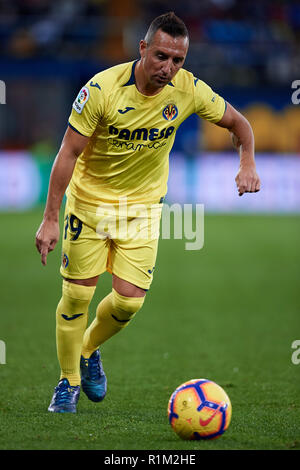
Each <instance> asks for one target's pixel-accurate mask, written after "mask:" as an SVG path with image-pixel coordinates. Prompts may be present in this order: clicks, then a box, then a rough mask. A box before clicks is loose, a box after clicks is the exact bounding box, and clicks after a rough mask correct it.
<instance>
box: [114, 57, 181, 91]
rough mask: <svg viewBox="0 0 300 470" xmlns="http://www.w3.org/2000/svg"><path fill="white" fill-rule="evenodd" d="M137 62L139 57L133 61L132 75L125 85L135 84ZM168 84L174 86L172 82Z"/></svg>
mask: <svg viewBox="0 0 300 470" xmlns="http://www.w3.org/2000/svg"><path fill="white" fill-rule="evenodd" d="M137 63H138V59H137V60H135V61H134V62H133V64H132V68H131V75H130V78H129V80H128V82H127V83H125V84H124V85H123V86H130V85H135V75H134V71H135V67H136V64H137ZM168 85H169V86H174V85H173V83H172V82H169V83H168Z"/></svg>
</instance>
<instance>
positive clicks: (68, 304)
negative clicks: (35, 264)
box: [56, 280, 96, 386]
mask: <svg viewBox="0 0 300 470" xmlns="http://www.w3.org/2000/svg"><path fill="white" fill-rule="evenodd" d="M95 289H96V287H90V286H82V285H79V284H74V283H71V282H68V281H65V280H64V281H63V288H62V298H61V299H60V302H59V304H58V306H57V310H56V345H57V356H58V360H59V363H60V367H61V376H60V378H61V379H62V378H67V379H68V380H69V383H70V385H72V386H76V385H80V380H81V379H80V355H81V348H82V341H83V335H84V331H85V329H86V326H87V321H88V307H89V304H90V302H91V300H92V298H93V295H94V292H95Z"/></svg>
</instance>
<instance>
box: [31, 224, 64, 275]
mask: <svg viewBox="0 0 300 470" xmlns="http://www.w3.org/2000/svg"><path fill="white" fill-rule="evenodd" d="M58 240H59V222H54V221H49V220H45V219H44V220H43V221H42V223H41V225H40V227H39V229H38V231H37V232H36V236H35V246H36V247H37V250H38V252H39V253H40V254H41V261H42V264H43V266H46V264H47V256H48V253H50V251H53V250H54V248H55V245H56V243H57V242H58Z"/></svg>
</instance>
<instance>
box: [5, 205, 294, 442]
mask: <svg viewBox="0 0 300 470" xmlns="http://www.w3.org/2000/svg"><path fill="white" fill-rule="evenodd" d="M41 216H42V212H41V211H38V210H37V211H32V212H28V213H24V214H22V213H15V214H1V215H0V220H1V231H0V243H1V273H0V275H1V300H0V305H1V317H0V340H3V341H5V343H6V364H0V449H104V450H108V449H109V450H125V449H126V450H130V449H148V450H151V449H157V450H158V449H164V450H182V449H184V450H201V449H225V450H226V449H234V450H235V449H236V450H237V449H287V450H289V449H300V364H299V365H296V364H293V363H292V360H291V357H292V353H293V350H292V348H291V345H292V342H293V341H294V340H296V339H298V340H299V339H300V329H299V326H300V317H299V310H300V308H299V307H300V289H299V278H300V250H299V238H300V218H299V217H297V216H270V215H266V216H263V215H260V216H254V215H253V216H251V215H248V216H246V215H245V216H242V215H230V216H229V215H228V216H218V215H206V217H205V244H204V248H203V249H202V250H200V251H185V249H184V243H185V242H184V241H181V240H161V241H160V246H159V252H158V259H157V265H156V269H155V276H154V281H153V284H152V288H151V290H150V291H149V293H148V294H147V299H146V302H145V304H144V307H143V309H142V311H141V312H139V313H138V315H137V316H136V318H135V320H134V321H133V323H132V324H131V325H130V326H129V327H128V328H126V329H125V330H124V331H123V332H121V333H119V334H118V335H116V336H115V337H113V338H111V339H110V340H109V341H108V342H107V343H106V344H105V345H103V347H102V356H103V363H104V368H105V371H106V373H107V376H108V394H107V397H106V398H105V400H104V402H103V403H98V404H96V403H92V402H90V401H89V400H88V399H87V397H86V396H85V395H84V394H83V393H82V394H81V397H80V401H79V405H78V413H77V414H76V415H68V414H64V415H56V414H50V413H48V412H47V407H48V405H49V401H50V399H51V396H52V393H53V389H54V386H55V385H56V384H57V381H58V375H59V368H58V362H57V358H56V346H55V309H56V305H57V302H58V300H59V297H60V290H61V279H60V275H59V272H58V268H59V263H60V245H59V246H58V247H57V248H56V250H55V251H54V252H53V253H51V254H50V255H49V259H48V265H47V267H46V268H44V267H42V265H41V264H40V258H39V255H38V253H37V252H36V249H35V246H34V235H35V232H36V229H37V227H38V225H39V223H40V220H41ZM110 282H111V279H110V276H109V275H108V274H105V275H104V276H103V279H101V280H100V282H99V284H98V287H97V290H96V294H95V298H94V299H93V302H92V304H91V308H90V320H91V319H92V318H93V317H94V312H95V307H96V305H97V303H98V301H99V300H100V299H101V298H102V297H103V296H104V295H106V294H107V293H108V292H109V290H110V288H111V287H110V286H111V285H110ZM194 378H208V379H211V380H214V381H215V382H217V383H218V384H220V385H221V386H223V387H224V389H225V390H226V392H227V393H228V395H229V396H230V398H231V402H232V407H233V415H232V421H231V425H230V427H229V429H228V431H227V432H225V434H224V435H223V436H222V437H221V438H219V439H217V440H214V441H202V442H201V441H198V442H196V441H182V440H180V439H179V438H178V437H177V436H176V434H175V433H174V431H173V430H172V428H171V427H170V425H169V423H168V420H167V404H168V400H169V397H170V395H171V393H172V392H173V391H174V389H175V388H176V387H177V386H178V385H180V384H181V383H182V382H185V381H187V380H190V379H194Z"/></svg>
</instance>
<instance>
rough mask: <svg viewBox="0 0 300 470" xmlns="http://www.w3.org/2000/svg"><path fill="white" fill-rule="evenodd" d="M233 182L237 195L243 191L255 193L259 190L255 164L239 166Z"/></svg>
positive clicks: (240, 194)
mask: <svg viewBox="0 0 300 470" xmlns="http://www.w3.org/2000/svg"><path fill="white" fill-rule="evenodd" d="M235 182H236V185H237V189H238V192H239V196H242V195H243V194H244V193H256V192H257V191H259V190H260V179H259V176H258V174H257V173H256V169H255V166H252V165H251V166H246V167H240V169H239V171H238V174H237V175H236V178H235Z"/></svg>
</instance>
